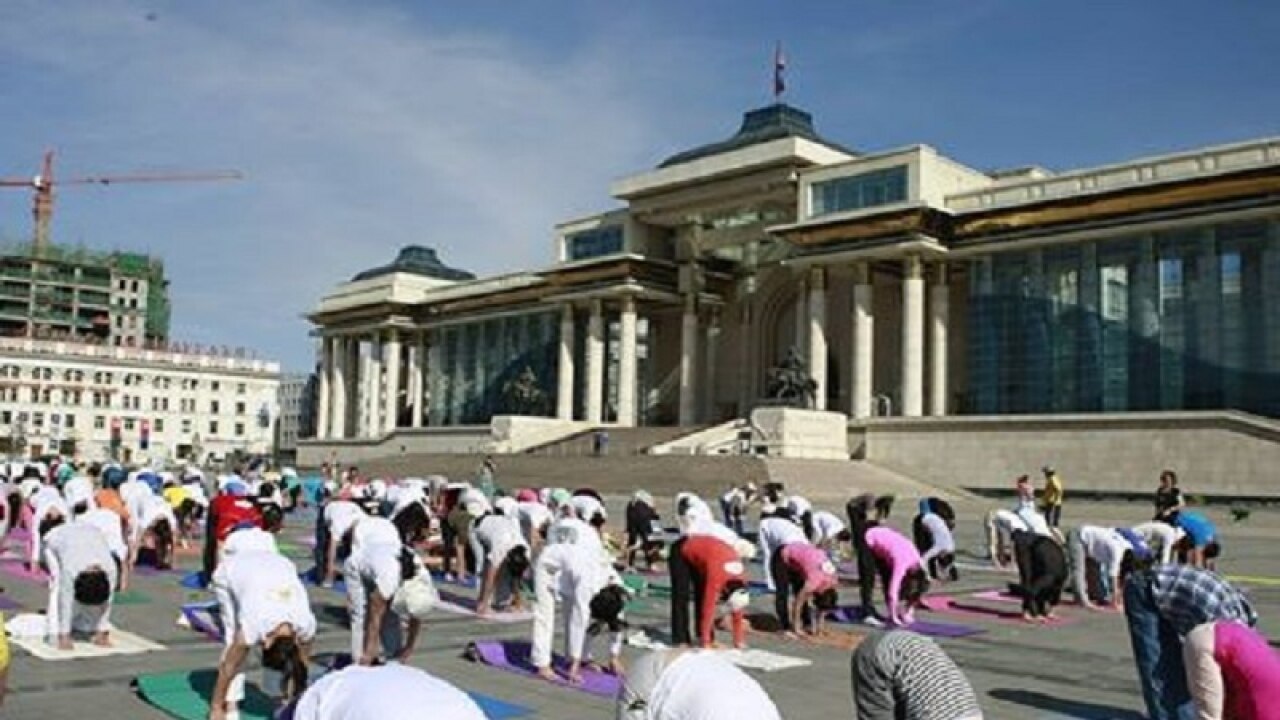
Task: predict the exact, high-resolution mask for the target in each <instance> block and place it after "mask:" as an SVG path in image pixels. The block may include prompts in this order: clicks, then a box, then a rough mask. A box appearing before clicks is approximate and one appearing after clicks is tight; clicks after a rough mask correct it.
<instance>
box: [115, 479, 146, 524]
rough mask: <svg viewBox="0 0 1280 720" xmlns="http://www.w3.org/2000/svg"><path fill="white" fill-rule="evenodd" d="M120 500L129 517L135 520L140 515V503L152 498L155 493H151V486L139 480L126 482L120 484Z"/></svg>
mask: <svg viewBox="0 0 1280 720" xmlns="http://www.w3.org/2000/svg"><path fill="white" fill-rule="evenodd" d="M119 492H120V499H121V500H122V501H124V505H125V507H127V508H129V517H131V518H137V517H140V516H141V515H142V501H143V500H145V499H146V498H149V497H152V496H154V495H155V493H153V492H151V486H149V485H147V484H146V483H144V482H142V481H140V480H127V481H125V482H123V483H121V484H120V489H119Z"/></svg>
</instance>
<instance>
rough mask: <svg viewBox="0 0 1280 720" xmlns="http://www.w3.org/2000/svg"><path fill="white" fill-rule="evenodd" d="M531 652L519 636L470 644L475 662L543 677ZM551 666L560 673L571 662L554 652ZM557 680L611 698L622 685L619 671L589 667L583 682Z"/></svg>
mask: <svg viewBox="0 0 1280 720" xmlns="http://www.w3.org/2000/svg"><path fill="white" fill-rule="evenodd" d="M529 652H530V645H529V643H527V642H523V641H519V640H511V641H501V640H480V641H477V642H473V643H471V644H470V645H469V646H467V657H469V658H470V659H472V660H474V661H476V662H480V663H483V664H485V665H488V666H490V667H495V668H497V669H499V670H505V671H507V672H511V673H515V674H517V675H527V676H528V677H531V678H536V679H539V680H541V678H539V677H538V675H537V670H535V669H534V667H533V665H532V663H530V661H529ZM551 667H552V668H553V669H555V670H556V671H557V672H558V673H564V672H567V670H568V667H569V662H568V660H566V659H565V658H563V657H560V656H558V655H556V656H552V659H551ZM556 684H557V685H560V686H561V687H565V688H568V689H570V690H578V691H580V692H584V693H587V694H588V695H595V696H597V697H602V698H611V699H612V698H615V697H617V696H618V691H619V690H621V688H622V681H621V679H620V678H618V677H617V676H616V675H610V674H608V673H603V672H599V671H594V670H589V669H587V668H583V669H582V684H581V685H570V684H569V681H568V680H564V679H563V678H562V682H558V683H556Z"/></svg>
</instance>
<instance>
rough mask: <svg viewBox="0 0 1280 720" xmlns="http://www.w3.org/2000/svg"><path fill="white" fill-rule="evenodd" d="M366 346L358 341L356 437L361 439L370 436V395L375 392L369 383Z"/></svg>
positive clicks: (361, 341)
mask: <svg viewBox="0 0 1280 720" xmlns="http://www.w3.org/2000/svg"><path fill="white" fill-rule="evenodd" d="M364 344H365V343H364V341H363V340H356V353H357V355H356V357H357V358H358V363H359V364H358V365H357V367H356V409H355V413H356V418H355V420H356V433H355V436H356V437H359V438H364V437H368V436H369V395H370V393H372V392H373V388H372V387H371V383H370V382H369V375H370V365H369V353H368V352H367V351H366V350H365V347H364Z"/></svg>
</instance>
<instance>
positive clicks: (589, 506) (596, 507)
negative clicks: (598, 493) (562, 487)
mask: <svg viewBox="0 0 1280 720" xmlns="http://www.w3.org/2000/svg"><path fill="white" fill-rule="evenodd" d="M569 505H570V506H571V507H572V508H573V512H574V514H575V515H577V516H578V519H579V520H582V521H583V522H585V523H587V524H588V525H593V526H596V527H599V526H601V525H604V523H605V521H607V520H608V519H609V513H608V511H606V510H605V507H604V503H602V502H600V500H598V499H597V498H595V497H592V496H591V495H574V496H573V497H572V498H570V499H569Z"/></svg>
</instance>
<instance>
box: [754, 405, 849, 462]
mask: <svg viewBox="0 0 1280 720" xmlns="http://www.w3.org/2000/svg"><path fill="white" fill-rule="evenodd" d="M848 421H849V420H848V416H846V415H844V414H843V413H838V412H827V411H825V410H801V409H798V408H785V407H766V408H757V409H755V410H754V411H752V413H751V426H752V428H754V429H755V431H756V433H757V440H756V443H757V444H758V445H763V446H764V448H765V452H766V454H767V455H768V456H769V457H779V458H808V459H813V460H848V459H849V441H848V431H847V427H848Z"/></svg>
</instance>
